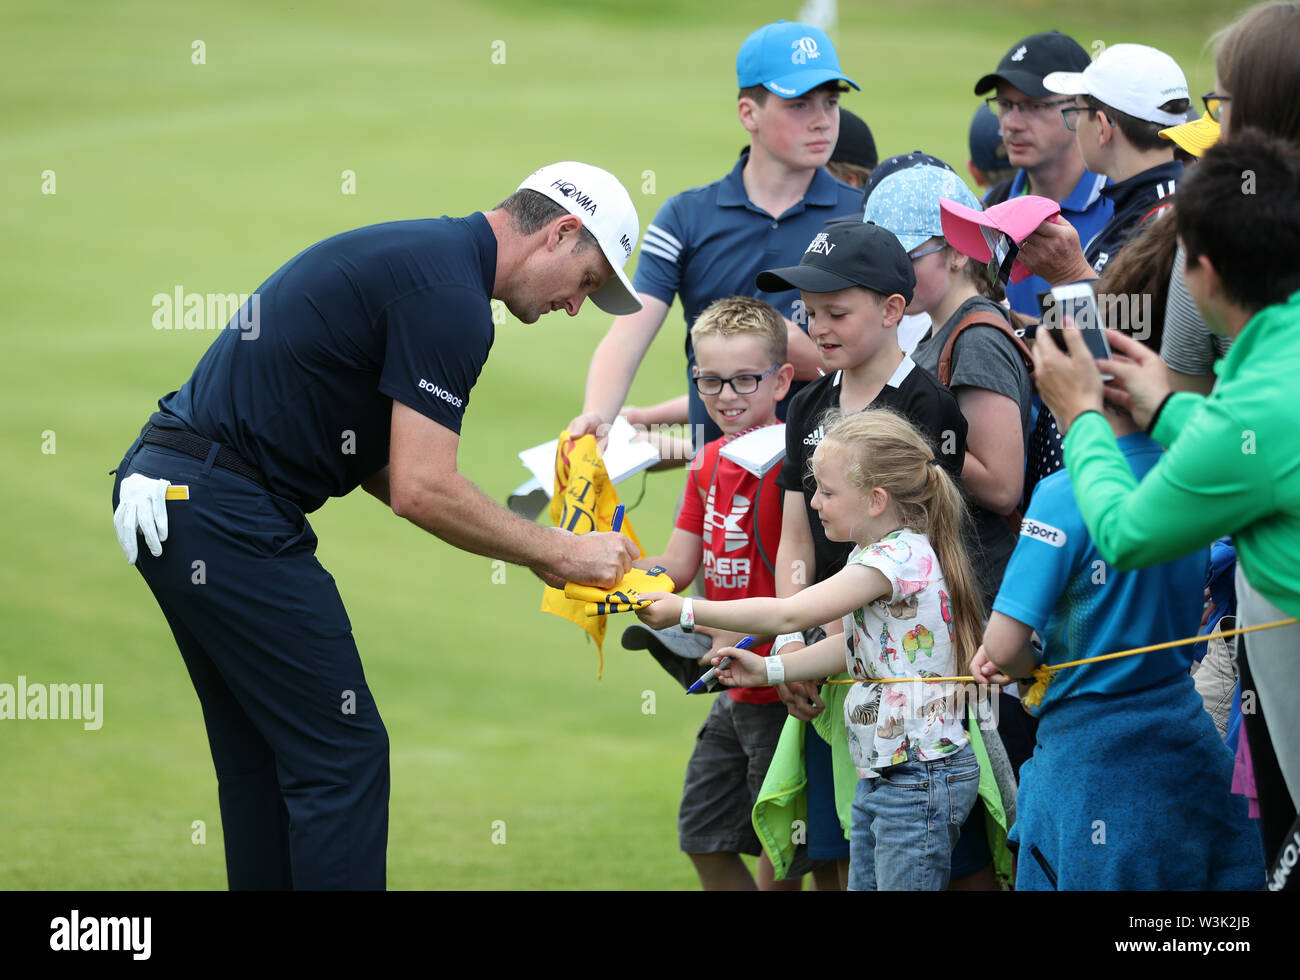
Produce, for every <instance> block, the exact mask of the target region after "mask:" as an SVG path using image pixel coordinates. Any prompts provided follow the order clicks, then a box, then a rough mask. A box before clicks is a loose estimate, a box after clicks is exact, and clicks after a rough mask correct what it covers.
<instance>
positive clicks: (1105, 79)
mask: <svg viewBox="0 0 1300 980" xmlns="http://www.w3.org/2000/svg"><path fill="white" fill-rule="evenodd" d="M1043 87H1044V88H1046V89H1047V90H1048V91H1049V92H1056V93H1057V94H1058V95H1091V96H1092V97H1093V98H1094V99H1096V100H1097V101H1099V102H1105V103H1106V105H1108V106H1111V107H1112V108H1115V109H1118V110H1119V111H1120V112H1126V113H1128V114H1129V115H1130V116H1133V117H1134V118H1135V119H1145V120H1146V121H1147V122H1153V123H1161V124H1162V125H1165V126H1177V125H1178V124H1179V123H1181V122H1184V121H1185V116H1184V114H1183V113H1180V112H1165V111H1164V110H1162V109H1161V108H1160V106H1162V105H1164V104H1165V103H1166V102H1168V101H1170V100H1171V99H1187V98H1190V96H1189V95H1188V94H1187V77H1186V76H1185V75H1184V74H1183V70H1182V69H1181V68H1179V67H1178V62H1176V61H1174V59H1173V58H1171V57H1169V55H1167V54H1165V53H1164V52H1163V51H1158V50H1156V49H1155V48H1149V47H1147V46H1146V45H1145V44H1112V45H1111V46H1110V47H1108V48H1107V49H1106V50H1105V51H1103V52H1102V53H1101V54H1099V55H1098V56H1097V60H1096V61H1094V62H1093V63H1092V64H1090V65H1089V66H1088V67H1087V68H1085V69H1084V70H1083V71H1078V72H1075V71H1054V72H1052V73H1051V74H1049V75H1047V76H1046V77H1045V78H1044V79H1043Z"/></svg>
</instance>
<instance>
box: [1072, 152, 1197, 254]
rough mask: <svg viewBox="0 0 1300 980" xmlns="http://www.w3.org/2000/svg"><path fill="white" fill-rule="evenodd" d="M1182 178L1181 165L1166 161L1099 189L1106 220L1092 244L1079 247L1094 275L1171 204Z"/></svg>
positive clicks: (1085, 243)
mask: <svg viewBox="0 0 1300 980" xmlns="http://www.w3.org/2000/svg"><path fill="white" fill-rule="evenodd" d="M1182 176H1183V165H1182V163H1181V162H1179V161H1178V160H1170V161H1169V162H1168V163H1162V164H1160V166H1158V167H1152V168H1150V169H1149V170H1143V171H1142V172H1141V173H1140V174H1134V175H1133V176H1132V177H1130V178H1128V180H1121V181H1120V182H1119V183H1118V184H1108V185H1107V186H1105V187H1103V188H1102V189H1101V193H1102V196H1103V197H1105V198H1107V199H1108V200H1109V201H1110V202H1111V209H1112V210H1111V215H1110V220H1109V221H1108V222H1106V225H1105V227H1104V228H1102V229H1101V231H1099V232H1098V233H1097V234H1096V236H1095V237H1094V238H1093V239H1092V241H1090V242H1084V243H1083V246H1084V248H1083V257H1084V258H1085V259H1087V260H1088V263H1089V264H1090V265H1091V266H1092V267H1093V269H1094V270H1095V271H1096V273H1097V274H1098V275H1101V271H1102V269H1104V268H1106V263H1107V262H1109V261H1110V260H1111V259H1112V258H1114V257H1115V256H1116V255H1117V254H1118V253H1119V250H1120V249H1121V248H1123V247H1124V243H1125V242H1127V241H1128V240H1129V239H1130V238H1131V237H1132V236H1133V235H1134V234H1135V233H1136V231H1137V228H1138V226H1139V225H1142V224H1145V223H1146V222H1147V220H1148V219H1150V218H1153V217H1155V216H1156V215H1157V214H1159V213H1161V212H1162V211H1163V210H1164V209H1165V208H1167V207H1169V206H1171V205H1172V204H1173V203H1174V191H1175V189H1176V187H1177V184H1178V181H1179V180H1181V179H1182ZM1080 240H1081V241H1082V239H1080Z"/></svg>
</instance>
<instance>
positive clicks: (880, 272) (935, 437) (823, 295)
mask: <svg viewBox="0 0 1300 980" xmlns="http://www.w3.org/2000/svg"><path fill="white" fill-rule="evenodd" d="M915 285H916V277H915V274H914V273H913V271H912V262H911V259H909V258H908V256H907V252H906V251H905V250H904V249H903V246H902V245H901V244H900V243H899V241H898V239H897V238H896V237H894V235H893V234H892V233H891V232H889V231H886V230H885V229H883V228H880V227H877V226H876V225H873V224H863V223H860V222H842V223H839V224H833V225H830V226H828V227H827V229H826V230H825V231H824V232H822V233H820V234H818V235H817V237H816V238H814V239H813V241H812V243H811V244H810V245H809V246H808V249H807V251H806V252H804V256H803V259H802V260H801V261H800V263H799V265H798V266H795V267H792V268H786V269H775V270H772V271H769V272H763V273H761V274H760V275H759V276H758V286H759V288H760V289H765V290H770V289H798V290H800V294H801V297H802V300H803V304H804V308H805V309H806V311H807V313H808V336H809V337H811V338H812V339H813V341H814V342H815V343H816V344H817V345H818V348H819V350H820V351H821V355H822V361H823V362H824V363H825V365H826V370H827V373H826V375H825V376H823V377H821V378H818V379H817V380H816V381H813V382H811V383H810V384H808V385H807V386H806V387H805V388H804V389H803V390H802V391H800V392H799V393H798V394H797V395H796V396H795V398H794V400H793V401H792V402H791V404H790V408H789V411H788V413H787V415H786V429H785V438H786V455H785V462H784V464H783V465H782V468H781V474H780V476H779V478H778V480H777V483H778V485H779V486H780V487H781V488H782V489H783V490H784V491H785V503H784V513H783V515H782V524H781V545H780V548H779V549H778V551H777V558H776V594H777V596H779V597H782V598H784V597H786V596H790V595H793V594H794V593H796V592H798V591H799V590H800V589H802V588H805V587H806V586H809V585H813V584H814V583H816V582H820V581H822V580H824V579H827V578H829V577H830V576H832V575H834V574H835V573H836V572H838V571H839V570H840V569H841V568H843V567H844V562H845V560H846V559H847V558H848V555H849V551H850V550H851V549H852V547H853V545H852V542H831V541H828V540H827V539H826V534H825V531H824V530H823V528H822V523H821V519H820V517H819V516H818V514H817V512H816V511H814V510H813V509H812V507H811V506H810V503H811V501H812V496H813V493H814V492H815V491H816V489H817V487H816V484H815V483H814V482H813V480H812V476H811V474H810V473H809V471H808V460H809V459H810V458H811V456H812V454H813V450H814V449H816V448H817V444H818V443H819V442H820V441H821V437H822V433H823V430H824V425H823V421H824V418H825V416H826V413H827V411H828V410H830V409H838V410H839V411H841V412H846V413H847V412H858V411H862V410H863V409H865V408H868V407H885V408H892V409H894V410H895V411H897V412H899V413H901V414H903V415H905V416H906V417H907V418H908V419H909V420H910V421H911V422H912V423H913V424H914V425H916V427H917V428H918V429H919V430H920V431H921V432H923V433H924V434H925V435H926V436H927V437H928V438H929V439H930V441H931V443H932V445H933V447H934V450H935V455H936V456H937V457H938V459H939V460H940V462H941V464H942V465H943V467H944V468H945V469H946V470H948V472H949V473H951V474H952V476H953V477H954V479H957V480H958V481H960V479H961V470H962V465H963V463H964V462H965V458H966V419H965V417H964V416H963V415H962V413H961V409H960V408H958V406H957V399H956V398H955V397H953V395H952V393H951V392H950V391H948V389H947V388H945V387H943V386H942V385H940V384H939V383H938V381H936V380H935V379H934V378H933V377H932V376H931V375H930V374H929V373H928V372H926V371H924V370H922V369H921V368H919V367H917V366H916V364H915V363H913V361H912V359H911V358H910V357H908V356H907V355H906V354H904V353H903V351H902V350H901V349H900V348H899V346H898V337H897V333H896V328H897V327H898V322H899V320H900V319H902V316H903V310H904V308H905V307H906V306H907V305H908V303H910V302H911V300H912V290H913V288H914V287H915ZM828 625H833V630H838V629H839V624H828ZM782 641H784V642H782ZM777 643H778V644H779V645H781V646H782V647H783V648H784V649H785V652H792V651H794V650H797V649H799V648H800V647H801V646H802V643H801V642H799V641H797V640H788V639H786V638H784V637H783V638H781V639H779V640H778V641H777ZM776 651H777V645H774V646H773V650H772V652H773V653H775V652H776ZM777 690H778V692H779V693H780V694H781V695H782V700H783V701H784V702H785V704H786V706H787V707H788V708H789V709H790V713H791V714H793V715H794V716H795V717H796V718H801V719H803V720H805V721H808V720H811V719H812V718H813V717H815V716H816V715H817V714H819V713H820V712H821V710H822V708H823V707H824V706H823V704H822V701H821V698H820V697H819V696H818V694H817V685H816V683H815V682H813V681H803V682H794V683H791V684H788V685H781V686H779V687H778V688H777ZM806 746H807V769H808V788H809V792H808V851H809V856H810V857H812V858H813V859H814V860H823V861H829V860H832V859H834V860H837V861H839V862H841V865H840V871H841V875H840V877H841V879H842V880H843V879H847V874H848V842H847V841H846V840H844V835H843V831H842V829H841V827H840V825H839V820H838V818H837V817H836V816H835V810H834V805H833V801H832V800H831V785H830V778H831V771H830V764H829V749H828V748H827V746H826V743H825V742H824V741H822V740H821V739H820V738H819V737H817V735H816V733H815V732H814V731H813V729H812V727H811V726H809V727H808V730H807V732H806ZM827 885H830V886H831V887H834V882H833V881H825V880H824V879H823V878H822V876H821V875H818V888H824V887H826V886H827Z"/></svg>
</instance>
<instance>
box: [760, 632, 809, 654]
mask: <svg viewBox="0 0 1300 980" xmlns="http://www.w3.org/2000/svg"><path fill="white" fill-rule="evenodd" d="M802 642H803V634H802V633H782V634H781V635H780V636H778V637H777V638H776V639H775V640H773V641H772V652H771V653H769V654H768V656H769V657H775V656H777V655H778V654H780V652H781V648H782V647H783V646H785V645H786V644H787V643H802Z"/></svg>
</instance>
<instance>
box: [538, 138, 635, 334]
mask: <svg viewBox="0 0 1300 980" xmlns="http://www.w3.org/2000/svg"><path fill="white" fill-rule="evenodd" d="M519 190H521V191H522V190H530V191H537V193H539V194H545V195H546V196H547V197H549V198H550V199H551V200H552V201H554V202H555V203H556V204H559V205H560V206H561V207H563V208H564V209H565V210H566V211H568V212H569V213H570V214H572V215H575V216H576V217H578V218H581V219H582V224H583V226H584V227H585V228H586V229H587V230H588V231H590V232H591V233H592V235H594V236H595V237H596V243H597V244H598V245H600V250H601V252H603V253H604V255H605V258H606V259H607V260H608V261H609V264H610V265H611V266H612V267H613V269H614V275H613V276H612V277H611V278H610V280H609V281H608V282H606V283H605V285H603V286H601V287H600V288H599V289H597V290H596V291H595V292H594V293H592V294H591V301H592V302H593V303H595V304H596V306H598V307H599V308H600V309H602V310H604V311H605V312H606V313H612V314H614V315H615V316H622V315H623V314H626V313H636V312H637V311H638V310H640V309H641V300H640V299H639V298H638V297H637V294H636V292H635V291H633V289H632V282H631V280H629V279H628V277H627V275H626V274H625V273H624V272H623V266H625V265H626V264H627V260H628V259H629V258H631V257H632V249H633V248H635V247H636V241H637V237H638V236H639V235H640V233H641V226H640V224H639V223H638V222H637V217H636V208H635V207H633V206H632V197H631V195H629V194H628V192H627V190H626V189H625V188H624V187H623V185H622V184H620V183H619V181H618V178H617V177H615V176H614V175H613V174H611V173H610V172H609V171H607V170H601V169H600V168H599V167H593V166H591V165H590V164H587V163H575V162H574V161H572V160H569V161H566V162H564V163H552V164H550V165H549V166H546V167H542V168H541V169H539V170H534V171H533V172H532V173H531V174H529V175H528V177H527V178H526V179H525V180H524V182H523V183H522V184H520V185H519Z"/></svg>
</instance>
